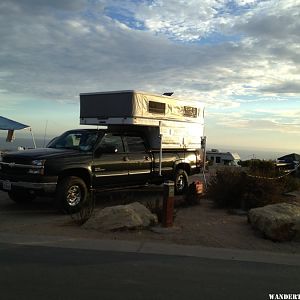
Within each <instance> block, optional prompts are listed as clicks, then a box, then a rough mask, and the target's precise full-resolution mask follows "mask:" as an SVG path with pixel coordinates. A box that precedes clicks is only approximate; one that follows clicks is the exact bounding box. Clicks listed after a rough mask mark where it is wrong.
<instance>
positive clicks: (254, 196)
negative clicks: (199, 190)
mask: <svg viewBox="0 0 300 300" xmlns="http://www.w3.org/2000/svg"><path fill="white" fill-rule="evenodd" d="M255 173H256V175H259V176H260V177H256V175H252V174H250V172H249V174H247V173H245V172H237V171H233V170H230V169H223V170H221V171H218V172H217V173H216V175H215V176H214V177H213V178H212V179H211V181H210V183H209V186H208V196H209V197H210V198H211V199H212V200H213V201H214V202H215V204H216V205H217V206H218V207H227V208H242V209H247V210H248V209H251V208H254V207H259V206H264V205H267V204H272V203H277V202H280V201H281V194H282V192H283V191H284V183H283V181H282V180H278V179H266V178H263V177H265V176H266V175H267V171H266V169H265V170H263V176H262V175H261V174H259V172H257V169H256V172H255ZM269 174H272V175H273V170H270V171H269ZM268 176H270V175H268ZM266 177H267V176H266ZM268 178H269V177H268Z"/></svg>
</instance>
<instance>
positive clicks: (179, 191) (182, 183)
mask: <svg viewBox="0 0 300 300" xmlns="http://www.w3.org/2000/svg"><path fill="white" fill-rule="evenodd" d="M174 185H175V186H174V189H175V194H176V195H183V194H185V193H186V192H187V190H188V186H189V180H188V175H187V173H186V171H184V170H182V169H177V170H176V173H175V179H174Z"/></svg>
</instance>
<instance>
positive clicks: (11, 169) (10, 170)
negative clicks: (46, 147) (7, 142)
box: [1, 155, 31, 175]
mask: <svg viewBox="0 0 300 300" xmlns="http://www.w3.org/2000/svg"><path fill="white" fill-rule="evenodd" d="M3 163H8V165H7V164H1V167H2V168H1V169H2V170H1V171H2V173H3V174H7V175H26V174H27V172H28V169H29V167H30V165H31V160H29V159H28V158H24V157H13V156H9V155H8V156H4V157H3ZM14 164H15V165H14ZM18 164H20V165H28V168H26V167H25V168H24V167H23V168H22V167H20V166H17V165H18Z"/></svg>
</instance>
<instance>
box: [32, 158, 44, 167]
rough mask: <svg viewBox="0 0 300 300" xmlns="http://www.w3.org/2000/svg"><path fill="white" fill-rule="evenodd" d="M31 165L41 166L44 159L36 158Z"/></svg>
mask: <svg viewBox="0 0 300 300" xmlns="http://www.w3.org/2000/svg"><path fill="white" fill-rule="evenodd" d="M31 164H32V165H34V166H38V167H42V166H44V164H45V159H36V160H33V161H32V162H31Z"/></svg>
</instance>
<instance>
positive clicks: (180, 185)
mask: <svg viewBox="0 0 300 300" xmlns="http://www.w3.org/2000/svg"><path fill="white" fill-rule="evenodd" d="M176 187H177V191H178V192H181V191H183V190H184V187H185V179H184V176H183V175H179V176H178V177H177V181H176Z"/></svg>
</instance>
